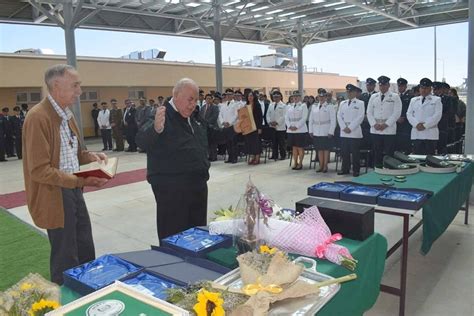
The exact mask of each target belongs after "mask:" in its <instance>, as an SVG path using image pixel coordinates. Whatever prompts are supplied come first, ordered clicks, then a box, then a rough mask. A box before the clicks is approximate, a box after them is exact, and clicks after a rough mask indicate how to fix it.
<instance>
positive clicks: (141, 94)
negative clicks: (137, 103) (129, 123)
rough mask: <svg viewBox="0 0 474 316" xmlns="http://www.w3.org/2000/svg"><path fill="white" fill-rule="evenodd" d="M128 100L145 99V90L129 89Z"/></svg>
mask: <svg viewBox="0 0 474 316" xmlns="http://www.w3.org/2000/svg"><path fill="white" fill-rule="evenodd" d="M128 98H129V99H131V100H138V99H140V98H146V97H145V90H144V89H129V90H128Z"/></svg>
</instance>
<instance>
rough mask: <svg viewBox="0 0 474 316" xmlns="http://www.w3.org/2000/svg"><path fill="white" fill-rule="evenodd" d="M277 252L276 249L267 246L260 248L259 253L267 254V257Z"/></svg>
mask: <svg viewBox="0 0 474 316" xmlns="http://www.w3.org/2000/svg"><path fill="white" fill-rule="evenodd" d="M277 251H278V249H277V248H276V247H274V248H270V247H268V246H267V245H261V246H260V253H268V254H269V255H273V254H274V253H275V252H277Z"/></svg>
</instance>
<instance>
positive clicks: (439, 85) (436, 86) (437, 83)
mask: <svg viewBox="0 0 474 316" xmlns="http://www.w3.org/2000/svg"><path fill="white" fill-rule="evenodd" d="M432 85H433V89H441V88H442V87H443V83H442V82H440V81H433V83H432Z"/></svg>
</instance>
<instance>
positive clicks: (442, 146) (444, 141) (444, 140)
mask: <svg viewBox="0 0 474 316" xmlns="http://www.w3.org/2000/svg"><path fill="white" fill-rule="evenodd" d="M447 145H448V131H447V130H444V131H442V130H440V131H439V140H438V143H437V148H438V155H444V154H447V153H448V150H447V147H446V146H447Z"/></svg>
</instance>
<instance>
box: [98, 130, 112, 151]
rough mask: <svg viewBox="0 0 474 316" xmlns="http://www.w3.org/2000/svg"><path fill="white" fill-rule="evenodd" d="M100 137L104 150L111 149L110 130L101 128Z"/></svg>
mask: <svg viewBox="0 0 474 316" xmlns="http://www.w3.org/2000/svg"><path fill="white" fill-rule="evenodd" d="M100 134H101V135H102V143H103V144H104V148H105V149H112V129H106V128H103V129H101V130H100Z"/></svg>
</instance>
